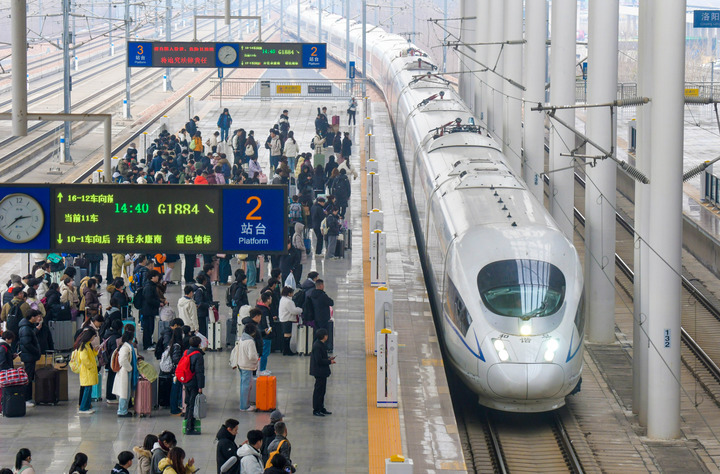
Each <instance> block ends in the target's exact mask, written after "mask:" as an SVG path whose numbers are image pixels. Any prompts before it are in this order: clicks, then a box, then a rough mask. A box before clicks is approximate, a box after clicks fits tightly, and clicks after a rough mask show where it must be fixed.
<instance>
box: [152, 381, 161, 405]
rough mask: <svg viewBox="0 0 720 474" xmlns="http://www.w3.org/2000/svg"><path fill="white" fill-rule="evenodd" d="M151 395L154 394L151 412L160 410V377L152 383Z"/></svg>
mask: <svg viewBox="0 0 720 474" xmlns="http://www.w3.org/2000/svg"><path fill="white" fill-rule="evenodd" d="M150 393H151V394H152V407H151V410H157V409H158V408H160V377H159V376H158V378H156V379H155V380H153V381H152V382H150Z"/></svg>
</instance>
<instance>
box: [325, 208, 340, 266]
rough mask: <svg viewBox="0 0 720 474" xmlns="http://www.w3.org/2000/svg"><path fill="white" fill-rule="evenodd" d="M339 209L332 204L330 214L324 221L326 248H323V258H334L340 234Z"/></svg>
mask: <svg viewBox="0 0 720 474" xmlns="http://www.w3.org/2000/svg"><path fill="white" fill-rule="evenodd" d="M338 212H340V211H339V209H338V208H337V206H333V207H332V210H331V212H330V214H328V216H327V218H326V220H325V222H326V224H327V239H328V240H327V249H326V250H325V258H326V259H328V260H329V259H333V260H336V259H337V258H338V257H336V256H335V250H336V247H337V237H338V235H339V234H340V217H339V215H338Z"/></svg>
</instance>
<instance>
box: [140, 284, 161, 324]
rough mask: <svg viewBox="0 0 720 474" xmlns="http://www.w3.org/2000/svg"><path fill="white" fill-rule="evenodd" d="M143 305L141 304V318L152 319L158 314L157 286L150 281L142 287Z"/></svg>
mask: <svg viewBox="0 0 720 474" xmlns="http://www.w3.org/2000/svg"><path fill="white" fill-rule="evenodd" d="M142 296H143V304H142V315H143V317H145V316H149V317H151V318H154V317H155V316H157V315H158V314H160V295H159V294H158V285H157V284H156V283H153V281H152V280H148V281H147V282H145V285H144V286H143V292H142Z"/></svg>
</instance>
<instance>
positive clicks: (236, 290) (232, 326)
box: [225, 269, 250, 346]
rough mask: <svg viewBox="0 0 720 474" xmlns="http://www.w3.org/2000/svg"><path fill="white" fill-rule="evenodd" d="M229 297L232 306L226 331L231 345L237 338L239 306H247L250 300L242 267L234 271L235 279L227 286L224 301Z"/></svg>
mask: <svg viewBox="0 0 720 474" xmlns="http://www.w3.org/2000/svg"><path fill="white" fill-rule="evenodd" d="M228 297H229V298H230V304H229V306H230V308H232V315H231V317H230V322H229V323H228V324H229V326H228V328H227V331H228V334H229V336H228V342H229V343H228V345H229V346H230V345H232V344H233V343H232V342H231V341H234V340H236V339H237V326H238V324H237V323H238V321H237V317H238V312H239V311H240V308H242V307H243V306H248V305H249V304H250V302H249V301H248V289H247V276H246V275H245V272H243V271H242V269H238V270H236V271H235V281H234V282H233V284H232V285H230V287H229V288H228V291H227V295H226V298H225V299H226V303H227V298H228Z"/></svg>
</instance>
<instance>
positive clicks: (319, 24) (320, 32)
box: [318, 0, 323, 43]
mask: <svg viewBox="0 0 720 474" xmlns="http://www.w3.org/2000/svg"><path fill="white" fill-rule="evenodd" d="M322 5H323V4H322V0H318V43H322V12H323V6H322Z"/></svg>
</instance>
